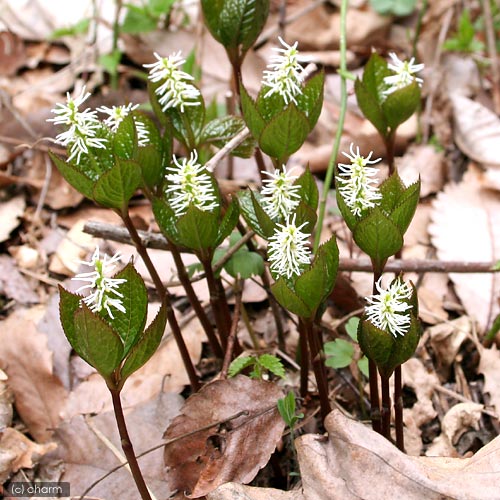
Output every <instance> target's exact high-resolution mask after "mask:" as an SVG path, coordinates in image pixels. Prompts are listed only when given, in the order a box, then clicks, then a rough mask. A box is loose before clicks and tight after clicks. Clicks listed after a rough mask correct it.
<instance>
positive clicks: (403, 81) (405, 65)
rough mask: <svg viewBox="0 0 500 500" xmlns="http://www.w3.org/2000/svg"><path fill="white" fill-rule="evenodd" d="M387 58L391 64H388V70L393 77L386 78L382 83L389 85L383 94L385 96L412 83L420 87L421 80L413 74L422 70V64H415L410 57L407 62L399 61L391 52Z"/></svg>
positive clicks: (413, 59)
mask: <svg viewBox="0 0 500 500" xmlns="http://www.w3.org/2000/svg"><path fill="white" fill-rule="evenodd" d="M389 57H390V58H391V60H392V63H389V64H388V68H389V69H390V70H392V71H394V73H395V74H394V75H390V76H386V77H385V78H384V83H386V84H387V85H389V88H388V89H387V90H386V91H385V92H384V94H385V95H389V94H392V93H393V92H395V91H396V90H398V89H402V88H404V87H406V86H407V85H410V84H411V83H413V82H414V81H415V82H417V83H418V85H419V86H420V87H421V86H422V83H423V80H422V78H418V77H416V76H415V73H418V72H419V71H422V70H423V69H424V65H423V64H415V58H414V57H412V58H411V59H410V60H409V61H401V60H400V59H399V58H398V56H397V55H396V54H395V53H394V52H391V53H390V54H389Z"/></svg>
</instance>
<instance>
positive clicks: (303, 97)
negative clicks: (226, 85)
mask: <svg viewBox="0 0 500 500" xmlns="http://www.w3.org/2000/svg"><path fill="white" fill-rule="evenodd" d="M324 82H325V75H324V73H323V72H320V73H318V74H317V75H315V76H314V77H313V78H311V79H310V80H309V81H308V82H307V83H305V85H304V86H303V88H302V93H301V94H299V95H297V96H296V100H297V104H295V103H293V102H291V103H289V104H287V105H285V102H284V100H283V97H282V96H280V95H278V94H273V95H270V96H267V97H266V94H267V93H268V89H267V88H266V87H262V88H261V90H260V92H259V95H258V96H257V99H256V100H255V101H254V100H253V99H252V98H251V97H250V95H249V94H248V92H247V91H246V89H245V87H243V85H241V86H240V92H241V107H242V111H243V116H244V118H245V122H246V124H247V127H248V128H249V129H250V132H251V133H252V135H253V137H254V138H255V139H256V141H257V142H258V144H259V147H260V149H262V151H264V153H266V154H267V155H269V156H270V157H271V158H273V161H274V162H275V165H279V166H281V165H282V164H284V163H286V161H287V160H288V158H289V157H290V156H291V155H292V154H293V153H295V152H296V151H297V150H298V149H299V148H300V147H301V146H302V144H303V143H304V141H305V140H306V138H307V136H308V135H309V133H310V132H311V130H312V129H313V128H314V126H315V125H316V122H317V121H318V118H319V115H320V113H321V107H322V105H323V87H324Z"/></svg>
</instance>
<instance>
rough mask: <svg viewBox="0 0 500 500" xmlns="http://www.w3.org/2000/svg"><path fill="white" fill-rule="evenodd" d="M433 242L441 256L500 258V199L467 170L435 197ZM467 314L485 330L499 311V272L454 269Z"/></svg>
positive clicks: (473, 259)
mask: <svg viewBox="0 0 500 500" xmlns="http://www.w3.org/2000/svg"><path fill="white" fill-rule="evenodd" d="M433 206H434V210H433V212H432V216H431V218H432V224H431V225H430V227H429V232H430V234H431V238H432V243H433V245H434V246H435V247H436V249H437V254H438V257H439V259H441V260H458V261H464V262H471V261H472V262H474V261H475V262H478V261H479V262H494V261H496V260H499V259H500V198H499V197H498V195H497V194H496V193H494V192H492V191H490V190H488V189H486V188H485V187H483V186H482V184H481V178H480V176H479V175H478V173H477V170H476V169H472V168H471V169H469V171H468V172H467V173H466V175H465V176H464V179H463V181H462V182H461V183H460V184H449V185H447V186H446V187H445V188H444V191H443V192H441V193H439V194H438V196H437V197H436V200H435V201H434V204H433ZM450 278H451V280H452V281H453V283H454V284H455V290H456V292H457V295H458V296H459V298H460V300H461V302H462V304H463V306H464V308H465V310H466V311H467V314H468V315H469V316H471V317H473V318H474V319H476V320H477V322H478V323H479V326H480V329H481V330H483V331H484V330H486V329H487V328H488V327H489V326H490V325H491V323H492V321H493V319H494V318H495V317H496V316H497V315H498V313H500V306H499V305H498V303H497V300H496V297H498V296H499V295H500V276H499V275H498V273H491V274H488V273H483V274H459V273H451V274H450Z"/></svg>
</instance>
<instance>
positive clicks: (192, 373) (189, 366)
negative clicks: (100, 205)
mask: <svg viewBox="0 0 500 500" xmlns="http://www.w3.org/2000/svg"><path fill="white" fill-rule="evenodd" d="M118 215H120V217H121V218H122V220H123V223H124V224H125V227H126V228H127V230H128V232H129V234H130V238H131V239H132V241H133V243H134V246H135V248H136V250H137V253H138V254H139V255H140V256H141V258H142V260H143V261H144V264H145V266H146V268H147V270H148V272H149V274H150V276H151V279H152V280H153V283H154V284H155V287H156V291H157V292H158V295H159V296H160V297H161V298H162V299H163V300H165V306H166V309H167V321H168V323H169V325H170V328H171V329H172V334H173V336H174V339H175V342H176V344H177V347H178V349H179V352H180V354H181V358H182V362H183V363H184V368H185V369H186V373H187V374H188V377H189V382H190V383H191V388H192V390H193V391H194V392H196V391H197V390H198V389H199V388H200V383H199V381H198V376H197V375H196V370H195V369H194V366H193V362H192V361H191V357H190V356H189V351H188V350H187V347H186V343H185V342H184V338H183V337H182V332H181V329H180V326H179V323H178V322H177V318H176V317H175V313H174V309H173V307H172V302H171V297H170V294H169V293H168V290H167V289H166V288H165V285H164V284H163V282H162V280H161V278H160V275H159V274H158V271H157V270H156V268H155V266H154V264H153V262H152V261H151V258H150V257H149V254H148V251H147V250H146V247H145V246H144V245H143V243H142V240H141V237H140V236H139V234H138V233H137V229H136V228H135V226H134V223H133V222H132V219H131V218H130V216H129V214H128V212H127V211H126V210H124V211H123V212H119V213H118Z"/></svg>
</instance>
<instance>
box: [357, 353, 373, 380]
mask: <svg viewBox="0 0 500 500" xmlns="http://www.w3.org/2000/svg"><path fill="white" fill-rule="evenodd" d="M358 368H359V371H360V372H361V373H362V374H363V375H364V376H365V377H366V378H368V377H369V376H370V368H369V367H368V358H367V357H366V356H362V357H361V359H358Z"/></svg>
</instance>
